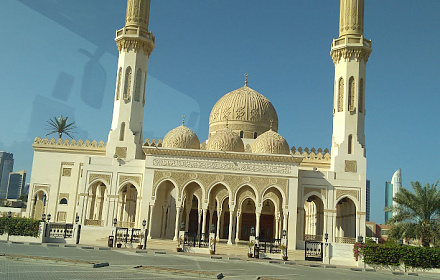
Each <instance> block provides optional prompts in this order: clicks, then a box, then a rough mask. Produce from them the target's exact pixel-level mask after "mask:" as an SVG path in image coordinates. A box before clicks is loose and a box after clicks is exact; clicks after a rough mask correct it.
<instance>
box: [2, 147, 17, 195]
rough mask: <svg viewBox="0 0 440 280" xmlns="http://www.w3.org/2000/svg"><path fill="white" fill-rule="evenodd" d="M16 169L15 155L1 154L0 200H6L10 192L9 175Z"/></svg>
mask: <svg viewBox="0 0 440 280" xmlns="http://www.w3.org/2000/svg"><path fill="white" fill-rule="evenodd" d="M13 168H14V155H13V154H12V153H7V152H0V198H6V193H7V191H8V182H9V173H11V172H12V170H13Z"/></svg>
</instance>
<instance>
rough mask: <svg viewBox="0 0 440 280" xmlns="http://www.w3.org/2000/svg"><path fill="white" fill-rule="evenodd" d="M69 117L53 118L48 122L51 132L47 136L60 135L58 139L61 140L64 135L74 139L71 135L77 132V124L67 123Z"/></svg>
mask: <svg viewBox="0 0 440 280" xmlns="http://www.w3.org/2000/svg"><path fill="white" fill-rule="evenodd" d="M67 120H68V117H65V118H64V117H63V115H61V116H60V117H59V118H57V117H53V119H50V120H48V121H47V124H48V126H49V130H51V131H50V132H49V133H48V134H46V136H47V135H50V134H52V133H58V138H61V137H62V136H63V133H64V134H66V135H67V136H69V137H70V138H73V137H72V135H71V133H73V132H74V130H75V128H76V127H75V122H71V123H67Z"/></svg>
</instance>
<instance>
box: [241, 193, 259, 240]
mask: <svg viewBox="0 0 440 280" xmlns="http://www.w3.org/2000/svg"><path fill="white" fill-rule="evenodd" d="M256 209H257V208H256V206H255V202H254V200H253V199H252V198H247V199H245V200H244V201H243V202H242V204H241V207H240V212H241V214H240V216H241V224H240V234H239V237H240V238H239V239H240V240H249V236H250V234H251V228H254V230H255V226H256V216H255V211H256Z"/></svg>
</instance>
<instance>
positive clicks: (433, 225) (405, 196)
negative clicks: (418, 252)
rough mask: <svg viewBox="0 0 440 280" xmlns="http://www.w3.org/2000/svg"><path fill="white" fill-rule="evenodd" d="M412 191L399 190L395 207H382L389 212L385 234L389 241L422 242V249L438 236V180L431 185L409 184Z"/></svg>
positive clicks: (439, 190) (439, 224)
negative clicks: (393, 239) (411, 239)
mask: <svg viewBox="0 0 440 280" xmlns="http://www.w3.org/2000/svg"><path fill="white" fill-rule="evenodd" d="M411 186H412V187H413V189H414V192H411V191H409V190H407V189H405V188H401V189H400V191H399V192H397V193H396V195H395V196H394V198H393V200H394V201H395V202H397V206H391V207H387V208H385V211H393V212H394V213H395V214H393V217H392V218H391V219H390V220H388V223H387V224H389V225H392V226H393V227H392V228H391V229H390V232H389V235H390V236H391V237H393V238H397V239H399V238H415V239H420V240H421V241H422V246H423V247H429V246H430V244H431V242H432V243H434V245H435V240H436V239H437V240H438V238H439V237H440V219H439V218H440V216H439V215H440V189H439V188H438V181H437V182H436V183H435V184H432V185H429V184H426V185H425V186H424V187H422V186H421V184H420V182H411Z"/></svg>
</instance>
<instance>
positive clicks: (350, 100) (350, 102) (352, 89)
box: [348, 77, 356, 112]
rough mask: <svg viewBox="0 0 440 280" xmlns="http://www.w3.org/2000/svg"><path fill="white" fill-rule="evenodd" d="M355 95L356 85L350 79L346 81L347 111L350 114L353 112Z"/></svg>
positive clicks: (352, 79)
mask: <svg viewBox="0 0 440 280" xmlns="http://www.w3.org/2000/svg"><path fill="white" fill-rule="evenodd" d="M355 94H356V84H355V82H354V78H353V77H350V80H349V81H348V111H350V112H352V111H354V110H355V108H356V105H355V97H356V96H355Z"/></svg>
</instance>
